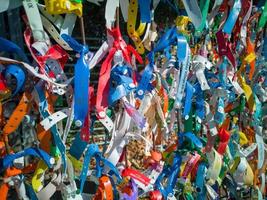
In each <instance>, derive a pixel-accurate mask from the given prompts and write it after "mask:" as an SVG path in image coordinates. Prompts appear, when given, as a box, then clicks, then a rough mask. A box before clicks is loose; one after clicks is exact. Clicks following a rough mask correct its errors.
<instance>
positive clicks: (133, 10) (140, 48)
mask: <svg viewBox="0 0 267 200" xmlns="http://www.w3.org/2000/svg"><path fill="white" fill-rule="evenodd" d="M137 11H138V1H137V0H131V1H130V5H129V10H128V22H127V32H128V34H129V36H130V38H131V39H132V40H133V42H134V45H135V47H136V50H137V52H138V53H140V54H144V53H145V48H144V45H143V43H142V41H141V39H140V36H141V35H142V34H143V33H144V31H145V27H146V24H145V23H140V25H139V28H138V29H137V31H136V30H135V26H136V18H137Z"/></svg>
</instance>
